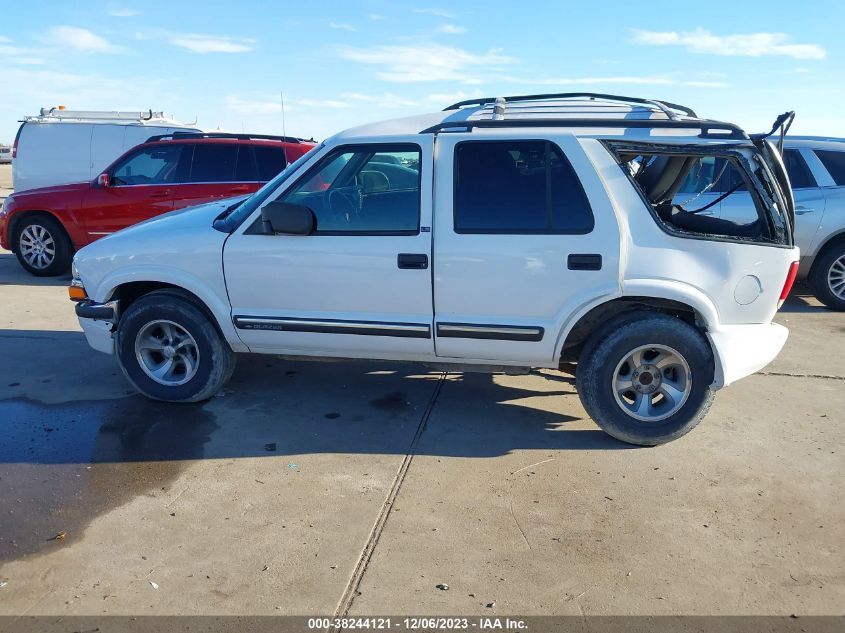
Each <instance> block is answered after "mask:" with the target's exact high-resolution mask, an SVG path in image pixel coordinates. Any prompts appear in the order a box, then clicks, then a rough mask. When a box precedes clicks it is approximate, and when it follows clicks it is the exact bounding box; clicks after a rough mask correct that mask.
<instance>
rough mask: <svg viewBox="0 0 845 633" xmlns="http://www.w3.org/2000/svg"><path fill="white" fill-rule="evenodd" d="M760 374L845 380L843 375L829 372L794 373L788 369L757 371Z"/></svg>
mask: <svg viewBox="0 0 845 633" xmlns="http://www.w3.org/2000/svg"><path fill="white" fill-rule="evenodd" d="M757 373H758V374H759V375H761V376H786V377H787V378H819V379H821V380H845V376H832V375H830V374H796V373H792V372H788V371H758V372H757Z"/></svg>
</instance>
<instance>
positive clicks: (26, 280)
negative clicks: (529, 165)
mask: <svg viewBox="0 0 845 633" xmlns="http://www.w3.org/2000/svg"><path fill="white" fill-rule="evenodd" d="M65 283H66V280H37V279H35V278H32V277H30V276H28V275H27V274H25V273H24V272H23V271H22V270H21V269H20V268H19V266H18V265H17V262H16V261H15V260H14V257H13V256H12V255H10V254H8V253H0V358H2V362H0V420H2V422H0V582H6V583H7V584H6V585H5V586H3V587H0V615H4V614H5V615H24V614H28V615H34V614H53V615H58V614H68V615H69V614H84V615H97V614H104V613H107V614H112V615H115V614H199V613H202V614H273V615H276V614H332V613H334V612H335V611H336V610H338V609H340V610H341V611H344V610H348V611H349V613H351V614H370V613H393V614H404V613H416V614H422V613H428V614H449V613H466V614H470V613H478V614H509V613H510V614H576V615H580V614H588V615H589V614H660V613H684V614H791V613H796V614H802V615H804V614H832V613H841V612H842V605H843V604H845V557H843V554H842V551H841V544H842V543H843V542H845V503H843V501H845V495H843V491H842V480H843V474H845V460H843V452H842V451H843V448H842V447H843V440H845V425H843V422H845V417H843V415H845V414H843V410H845V395H843V389H842V387H843V384H844V383H843V382H842V381H843V379H845V366H843V363H842V361H841V359H842V358H843V355H845V337H844V336H843V334H845V315H842V314H837V313H833V312H830V311H827V310H824V309H822V308H821V307H819V305H818V304H817V303H816V302H815V301H814V300H813V299H812V298H808V297H806V296H800V295H799V296H796V297H795V298H793V299H791V300H790V302H789V304H788V306H787V308H786V310H785V311H784V312H782V313H781V314H780V315H779V317H778V320H779V321H781V322H784V323H786V324H787V325H788V326H789V327H790V328H791V330H792V336H791V338H790V341H789V343H788V344H787V348H786V350H785V351H784V353H783V354H782V356H781V357H780V358H779V359H778V360H777V361H776V362H775V363H774V364H773V365H772V366H771V367H769V368H767V370H766V373H764V374H760V375H756V376H753V377H751V378H749V379H747V380H744V381H741V382H740V383H737V384H736V385H734V386H731V387H730V388H728V389H726V390H724V391H723V392H721V393H720V394H718V396H717V399H716V404H715V405H714V408H713V410H712V411H711V413H710V414H709V416H708V417H707V418H706V419H705V420H704V422H702V424H701V425H700V426H699V427H698V428H697V429H696V430H694V431H693V432H692V433H691V434H690V435H688V436H687V437H685V438H682V439H681V440H678V441H676V442H673V443H671V444H668V445H666V446H662V447H658V448H654V449H635V448H630V447H628V446H626V445H624V444H621V443H619V442H616V441H614V440H612V439H611V438H609V437H607V436H605V435H604V434H603V433H601V432H600V431H599V430H598V429H597V427H596V426H595V425H594V424H593V423H592V422H591V421H590V420H589V419H587V418H586V417H585V414H584V411H583V409H582V408H581V406H580V404H579V402H578V398H577V395H576V394H575V393H574V388H573V385H572V383H571V380H569V378H568V377H567V376H566V375H564V374H560V373H557V372H536V373H534V374H532V375H528V376H518V377H512V376H485V375H476V374H466V375H460V374H454V375H442V374H438V373H426V372H425V371H423V370H422V369H420V368H418V367H414V366H408V365H399V364H391V363H370V362H368V363H352V364H342V363H317V362H291V361H283V360H279V359H275V358H269V357H259V356H245V357H242V358H241V359H240V361H239V366H238V370H237V371H236V373H235V375H234V378H233V380H232V381H231V383H230V384H229V385H228V386H227V388H226V389H225V391H224V392H223V393H222V394H221V395H220V397H217V398H214V399H212V400H211V401H209V402H208V403H206V404H202V405H184V406H172V405H164V404H156V403H152V402H149V401H147V400H145V399H143V398H141V397H140V396H137V395H135V394H133V393H132V391H131V389H130V388H129V386H128V384H127V383H126V382H125V380H124V378H123V376H122V374H121V372H120V370H119V368H118V367H117V365H116V363H115V361H114V359H112V358H110V357H108V356H104V355H101V354H98V353H96V352H93V351H91V350H90V349H89V348H88V347H87V345H86V344H85V341H84V338H83V337H82V334H81V332H80V331H79V327H78V325H77V323H76V321H75V318H74V317H73V311H72V306H71V304H70V303H69V302H68V301H67V300H66V298H65V297H66V293H65V288H64V284H65ZM61 534H64V536H63V538H59V539H56V537H57V536H58V535H61ZM442 583H445V584H447V585H448V586H449V589H448V590H442V589H438V588H437V585H438V584H442ZM488 605H490V606H488Z"/></svg>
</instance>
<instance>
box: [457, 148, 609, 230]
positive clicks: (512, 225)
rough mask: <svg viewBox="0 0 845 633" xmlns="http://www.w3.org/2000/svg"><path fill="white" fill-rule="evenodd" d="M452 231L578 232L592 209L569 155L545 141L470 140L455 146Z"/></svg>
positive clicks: (586, 225)
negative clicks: (568, 158) (453, 228)
mask: <svg viewBox="0 0 845 633" xmlns="http://www.w3.org/2000/svg"><path fill="white" fill-rule="evenodd" d="M454 223H455V224H454V226H455V231H456V232H457V233H515V234H517V233H522V234H532V233H533V234H543V233H561V234H583V233H589V232H590V231H592V230H593V224H594V220H593V212H592V209H591V208H590V204H589V202H588V200H587V196H586V194H585V193H584V190H583V188H582V187H581V183H580V181H579V180H578V176H577V175H576V174H575V171H574V170H573V169H572V166H571V165H570V164H569V161H568V160H567V159H566V157H565V156H564V155H563V153H562V152H561V151H560V149H559V148H558V147H557V146H556V145H555V144H553V143H550V142H548V141H470V142H464V143H459V144H458V146H457V148H456V149H455V193H454Z"/></svg>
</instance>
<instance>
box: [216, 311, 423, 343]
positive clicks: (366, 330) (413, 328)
mask: <svg viewBox="0 0 845 633" xmlns="http://www.w3.org/2000/svg"><path fill="white" fill-rule="evenodd" d="M232 320H233V322H234V324H235V327H236V328H238V329H239V330H268V331H274V332H309V333H321V334H359V335H364V336H395V337H399V338H431V326H430V325H429V324H428V323H397V322H388V321H347V320H337V319H298V318H295V317H262V316H246V315H237V316H235V317H233V319H232Z"/></svg>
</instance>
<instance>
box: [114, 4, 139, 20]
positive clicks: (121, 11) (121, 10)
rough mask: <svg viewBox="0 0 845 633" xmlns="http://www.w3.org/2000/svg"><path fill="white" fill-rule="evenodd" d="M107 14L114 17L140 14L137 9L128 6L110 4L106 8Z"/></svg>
mask: <svg viewBox="0 0 845 633" xmlns="http://www.w3.org/2000/svg"><path fill="white" fill-rule="evenodd" d="M108 12H109V15H110V16H112V17H115V18H131V17H134V16H136V15H141V12H140V11H138V9H130V8H129V7H118V6H114V5H112V6H111V8H110V9H109V10H108Z"/></svg>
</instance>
